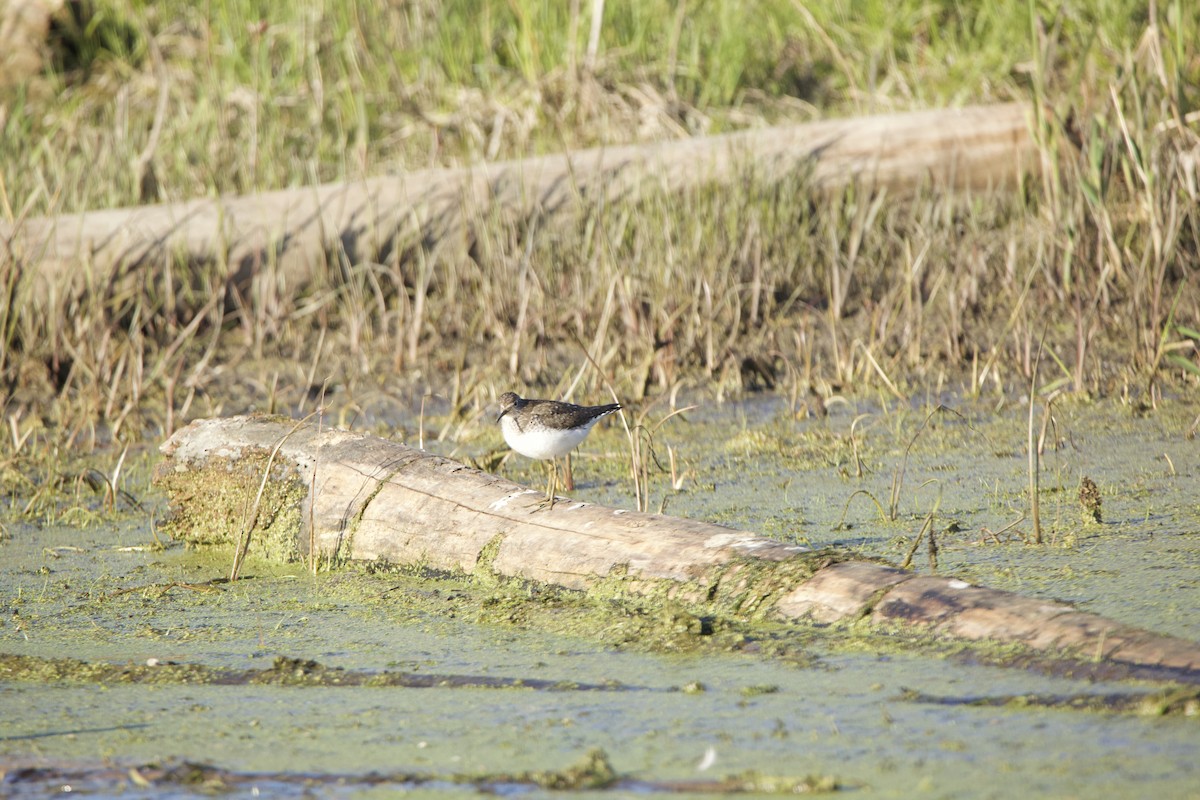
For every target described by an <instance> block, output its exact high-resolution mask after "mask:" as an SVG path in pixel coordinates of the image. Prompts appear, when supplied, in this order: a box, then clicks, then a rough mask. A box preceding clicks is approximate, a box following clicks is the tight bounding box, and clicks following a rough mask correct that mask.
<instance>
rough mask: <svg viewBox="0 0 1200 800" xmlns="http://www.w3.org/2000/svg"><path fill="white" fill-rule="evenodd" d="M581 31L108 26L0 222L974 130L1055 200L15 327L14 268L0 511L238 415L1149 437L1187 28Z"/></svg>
mask: <svg viewBox="0 0 1200 800" xmlns="http://www.w3.org/2000/svg"><path fill="white" fill-rule="evenodd" d="M577 5H578V7H579V9H580V10H579V11H578V16H577V17H572V15H571V11H570V9H571V8H573V7H575V6H576V4H565V3H560V4H553V3H552V4H538V3H532V2H529V3H526V2H506V3H501V2H491V1H490V0H473V1H472V2H468V1H467V0H459V2H450V3H446V4H434V3H426V2H416V3H405V4H398V3H362V2H351V3H346V4H338V5H337V6H336V7H333V6H330V7H328V8H323V7H319V6H314V5H309V4H286V3H282V2H278V0H267V2H265V3H257V4H250V3H246V2H242V1H241V0H227V1H226V2H222V3H218V4H216V5H212V6H208V7H205V8H200V7H195V6H190V5H186V4H178V3H175V2H167V3H162V4H155V5H153V6H143V5H142V4H141V3H135V2H132V0H129V1H128V2H126V0H112V2H104V3H101V2H96V3H94V4H92V5H89V6H86V8H90V9H92V13H93V14H94V16H93V17H92V18H91V20H90V22H89V25H85V26H80V27H78V29H73V31H70V32H68V33H69V34H70V36H73V37H76V39H78V41H76V40H74V39H73V40H72V42H73V43H72V44H71V48H72V49H69V50H67V51H64V52H66V53H67V55H65V56H63V57H62V58H60V59H59V61H58V62H56V65H57V66H56V68H52V69H49V70H47V72H45V73H44V74H43V75H41V76H39V77H38V78H36V79H35V80H33V81H31V82H29V83H28V84H27V85H26V86H24V87H23V88H22V89H21V90H20V91H19V92H17V93H16V94H14V95H12V96H10V97H5V98H4V99H3V101H2V102H3V124H2V125H0V151H2V152H4V153H5V154H6V156H7V157H6V158H4V159H2V160H0V179H2V181H0V200H2V201H3V202H2V203H0V211H2V213H3V214H4V216H5V218H6V220H7V221H8V222H10V223H13V224H17V225H19V224H20V222H21V220H23V219H26V218H28V217H29V216H36V215H43V214H52V213H56V212H66V211H74V210H79V209H85V208H104V207H110V206H118V205H129V204H135V203H139V202H152V201H159V200H175V199H184V198H188V197H195V196H200V195H204V194H208V193H214V192H215V193H237V192H252V191H261V190H266V189H272V188H278V187H286V186H295V185H309V184H312V183H315V182H318V181H328V180H338V179H353V178H356V177H360V176H364V175H372V174H377V173H379V172H382V171H384V170H386V169H393V168H404V169H407V168H416V167H423V166H429V165H439V164H447V165H448V164H457V163H463V162H470V161H477V160H479V159H482V158H489V159H490V158H512V157H518V156H523V155H527V154H530V153H537V152H548V151H557V150H561V149H563V148H564V147H570V148H577V147H584V146H589V145H594V144H601V143H608V142H618V141H620V142H624V141H633V140H645V139H654V138H674V137H679V136H683V135H687V134H690V133H698V132H704V131H719V130H725V129H732V128H737V127H744V126H747V125H760V124H765V123H770V122H774V121H779V120H797V119H807V118H809V117H811V116H815V115H816V113H817V109H818V108H820V109H821V113H822V114H840V113H857V112H866V111H881V110H893V109H903V108H910V107H921V106H928V105H939V104H943V103H948V102H967V101H970V102H981V101H986V100H989V99H1014V98H1016V99H1025V100H1029V101H1030V107H1031V114H1032V117H1033V124H1034V126H1035V134H1036V136H1037V139H1038V141H1039V143H1040V145H1041V148H1042V153H1043V157H1044V169H1043V171H1042V173H1041V175H1040V177H1039V178H1037V179H1036V180H1033V181H1031V182H1030V183H1029V184H1028V185H1026V186H1024V187H1023V188H1022V191H1020V192H1017V193H1012V194H1002V193H978V194H961V193H960V194H951V193H941V194H933V193H929V192H925V193H918V194H917V195H915V196H909V197H893V196H889V195H887V194H885V193H870V192H867V191H865V190H863V189H862V188H861V187H859V186H854V185H852V186H850V187H848V188H846V189H845V190H842V191H839V192H835V193H832V194H826V195H815V194H814V193H813V192H812V191H810V188H809V187H808V185H807V183H806V180H805V178H804V176H778V175H771V174H763V173H762V171H761V170H756V169H754V168H752V167H750V166H747V167H746V169H745V171H744V173H743V175H742V179H741V180H740V181H739V182H737V183H735V184H734V185H735V186H736V188H734V189H731V188H730V187H729V186H706V187H700V188H697V189H693V190H690V191H687V192H683V193H678V194H669V193H666V192H664V191H656V190H654V189H652V188H651V189H649V190H648V191H647V192H645V193H644V194H643V195H642V196H641V197H640V198H639V199H637V200H635V201H628V202H623V203H617V204H604V203H591V204H590V205H585V207H584V209H583V212H582V213H581V214H580V215H579V217H578V218H577V219H576V221H575V222H574V223H573V224H570V225H567V226H560V227H553V228H552V227H549V226H548V225H546V224H544V223H543V221H542V220H540V219H539V218H536V217H535V218H519V217H513V216H512V215H510V214H506V213H504V212H502V211H499V210H489V211H486V212H484V211H480V210H478V209H476V210H471V209H467V213H468V216H469V218H470V222H471V225H470V236H469V238H468V239H467V240H464V241H458V240H433V239H427V238H422V236H421V235H420V234H419V233H418V232H414V233H413V235H412V238H411V239H410V240H409V241H407V242H403V243H401V246H398V247H396V248H394V249H393V250H392V251H391V252H389V253H386V254H381V255H380V260H379V262H362V263H352V262H351V261H350V260H349V259H347V258H346V256H345V253H344V252H342V251H341V250H340V249H339V248H337V247H336V246H334V247H331V248H330V250H329V252H327V253H326V256H325V260H324V263H323V264H322V265H321V268H320V269H318V270H316V277H315V278H314V279H313V280H312V281H311V282H310V283H308V284H305V285H293V284H290V283H289V282H288V280H287V279H286V277H285V276H284V274H283V273H282V272H281V271H280V270H278V269H276V267H275V265H274V264H273V263H271V262H270V261H269V260H268V261H267V262H266V263H264V264H263V265H261V267H260V268H259V269H258V271H257V272H255V273H254V274H253V275H249V276H247V275H243V274H239V273H238V271H237V270H235V269H234V268H233V266H232V265H229V264H225V263H222V262H220V261H217V262H214V263H207V264H193V263H187V262H186V261H185V260H183V259H181V258H168V259H166V260H164V263H162V264H158V265H153V266H152V268H149V269H147V270H146V271H145V273H144V274H143V275H142V276H141V279H140V280H139V282H138V283H137V284H136V289H135V290H125V291H124V293H121V292H118V291H117V290H114V289H111V288H110V287H107V286H97V285H90V286H86V288H85V290H84V291H82V292H79V293H77V294H72V295H69V296H56V297H55V298H54V300H53V301H52V303H51V304H50V306H49V307H39V308H34V307H33V306H32V305H31V304H30V303H29V302H28V297H29V296H30V292H29V287H30V284H31V281H32V280H34V274H35V272H36V266H37V265H36V261H35V260H27V259H30V254H24V253H14V252H11V251H10V250H8V249H7V248H6V249H4V250H2V251H0V298H3V303H2V305H0V386H2V388H3V396H4V400H3V409H2V410H3V415H4V418H5V420H6V422H7V424H6V427H7V428H8V435H6V436H4V437H0V460H2V463H3V464H4V465H5V466H4V468H5V470H6V472H5V474H6V475H27V474H45V473H44V472H39V471H38V470H37V469H31V468H32V467H33V466H34V461H31V459H36V458H40V457H42V456H38V455H36V454H37V453H41V454H43V456H44V455H45V454H47V453H51V452H61V451H62V450H61V449H60V448H66V449H82V450H84V451H89V450H92V449H94V448H97V447H100V446H105V445H108V444H110V443H117V446H116V447H115V448H114V450H116V451H118V452H119V451H120V450H121V449H122V448H123V447H124V446H125V444H127V443H129V442H133V441H137V440H139V439H143V438H159V437H161V436H164V435H167V434H169V433H170V432H171V431H173V430H174V429H175V428H177V427H178V426H179V425H180V424H182V423H183V422H185V421H186V420H189V419H192V418H195V417H198V416H206V415H212V414H219V413H231V412H236V411H242V410H246V409H251V408H257V409H261V410H266V409H270V410H281V411H286V412H288V413H295V414H297V415H299V416H303V415H304V414H307V413H310V412H311V411H313V410H314V409H315V408H317V407H318V406H321V407H328V409H329V413H330V420H331V422H332V421H336V422H337V423H338V424H347V423H354V422H356V421H358V422H362V421H364V420H370V419H373V418H377V416H378V409H379V408H380V407H381V406H382V405H385V404H386V403H387V401H388V398H391V397H394V396H396V395H397V394H401V393H410V394H412V396H416V395H417V394H424V393H427V392H433V393H435V394H437V395H439V396H441V397H445V398H447V399H448V405H449V408H450V411H449V413H448V416H447V417H446V419H445V420H444V421H443V422H442V424H440V425H439V426H437V428H436V435H437V437H438V438H439V439H455V438H464V437H470V436H471V435H473V434H472V431H473V430H474V429H475V428H477V427H478V425H479V424H480V421H481V420H482V419H484V414H483V409H484V407H485V406H486V404H487V403H488V402H489V400H490V399H491V398H494V397H495V396H496V395H497V394H498V392H499V391H503V389H504V388H508V387H510V386H514V385H515V386H518V387H519V386H522V385H524V386H531V387H542V391H541V392H539V393H541V394H552V393H553V392H552V389H553V387H562V386H563V382H562V381H563V379H562V376H563V375H567V374H574V373H573V370H575V369H576V368H577V367H578V365H580V364H581V363H582V361H583V358H584V357H585V356H586V357H587V358H588V359H591V360H593V361H594V365H595V367H596V369H594V370H591V371H590V372H589V374H587V375H582V373H579V374H580V375H582V376H581V377H580V378H579V380H580V381H581V383H580V384H579V389H580V395H581V396H583V395H587V396H594V395H596V394H599V393H600V391H601V384H602V382H604V383H607V384H608V386H609V387H611V389H612V390H614V391H615V392H616V394H617V395H618V396H619V398H620V400H621V402H622V403H625V404H627V405H629V406H630V407H631V408H636V407H637V406H638V405H639V404H642V403H647V402H648V401H650V400H651V399H653V398H656V397H667V398H670V402H669V405H670V407H671V408H675V397H676V396H677V395H678V394H679V393H680V392H681V391H682V390H683V389H685V388H690V389H693V390H695V389H699V390H700V391H702V392H703V393H705V394H707V395H708V396H711V397H714V398H716V399H723V398H725V397H728V396H733V395H737V394H739V393H743V392H746V391H755V390H776V391H782V392H785V393H787V394H788V395H789V396H791V397H792V398H800V397H809V398H813V402H814V403H823V402H824V400H826V399H829V398H830V397H832V396H834V395H837V394H851V393H855V394H863V393H874V392H878V393H880V395H881V397H883V398H885V399H888V398H890V400H889V402H890V401H895V400H897V399H901V400H903V399H906V398H908V397H910V396H912V395H913V394H914V393H915V392H917V391H919V390H920V388H921V387H922V386H925V387H928V386H930V385H936V386H938V387H943V386H949V387H952V388H956V389H957V390H958V391H961V392H964V393H966V394H968V395H974V396H984V395H987V394H992V393H994V394H996V395H997V396H1016V395H1018V394H1024V393H1026V392H1029V391H1030V387H1031V385H1032V394H1033V395H1035V396H1038V397H1046V396H1049V395H1050V394H1051V393H1053V392H1056V391H1061V390H1070V391H1072V392H1074V393H1076V394H1090V395H1093V396H1103V395H1118V396H1122V397H1124V398H1127V399H1128V401H1129V402H1130V403H1136V404H1141V405H1146V406H1148V407H1153V406H1154V404H1155V403H1157V402H1158V400H1159V398H1160V397H1161V395H1162V393H1163V392H1164V391H1173V390H1177V389H1179V387H1194V386H1195V384H1196V383H1197V381H1198V379H1200V368H1198V367H1197V366H1196V360H1197V346H1198V342H1200V336H1198V335H1196V331H1197V330H1198V329H1200V287H1197V279H1196V273H1197V268H1198V267H1200V197H1198V196H1197V177H1196V175H1197V164H1198V163H1200V135H1198V134H1197V127H1198V126H1200V120H1198V118H1197V112H1196V110H1195V109H1196V105H1197V97H1196V89H1195V87H1196V86H1198V85H1200V45H1198V44H1197V43H1198V42H1200V10H1198V9H1197V8H1193V7H1192V4H1184V3H1182V2H1169V3H1164V4H1160V5H1152V6H1151V8H1150V16H1149V17H1148V16H1147V12H1146V9H1145V7H1144V6H1142V5H1141V4H1137V3H1133V2H1114V3H1112V4H1111V8H1109V9H1108V13H1104V14H1099V13H1093V12H1092V11H1091V10H1090V9H1091V6H1090V4H1084V3H1077V4H1073V3H1068V4H1065V5H1055V6H1054V7H1053V8H1051V7H1042V6H1041V5H1039V4H1038V3H1036V2H1034V3H1030V4H1028V5H1025V6H1021V5H1020V4H1003V3H985V4H980V5H979V7H978V8H974V9H970V8H964V7H962V6H961V4H960V5H959V6H955V7H954V9H950V8H949V7H946V8H943V7H942V6H941V5H938V4H919V3H915V2H911V3H910V2H907V0H902V1H901V2H899V3H887V4H884V3H868V4H866V5H865V6H863V7H862V8H857V9H856V13H855V14H854V15H851V14H850V13H849V12H848V10H847V9H846V8H844V7H842V6H841V5H838V4H829V5H827V6H822V7H821V8H810V7H808V6H809V5H811V4H800V3H794V2H772V1H770V0H763V1H762V2H760V3H756V4H754V8H753V9H752V12H753V14H754V19H755V22H756V24H754V25H746V24H739V20H744V19H745V18H746V17H745V16H744V14H745V12H744V11H742V12H739V11H738V9H739V8H741V5H740V4H735V3H732V2H716V3H709V4H703V5H702V6H700V7H697V8H695V9H689V10H688V11H687V13H683V12H681V11H680V12H678V13H677V9H682V8H683V6H681V5H680V6H677V7H671V6H670V5H669V4H668V3H666V1H665V0H661V2H659V0H651V1H650V2H647V3H634V4H608V5H609V6H611V9H610V14H609V16H606V17H605V19H604V20H603V24H602V25H601V26H600V34H601V38H600V42H599V46H598V47H597V48H596V49H595V51H594V52H593V51H591V50H590V49H589V46H588V41H587V37H588V34H589V32H590V31H591V30H592V25H591V20H590V18H589V17H588V14H589V13H590V12H589V8H590V4H586V3H581V4H577ZM585 6H587V7H588V8H584V7H585ZM81 8H82V6H81ZM89 31H90V33H89ZM571 32H573V33H574V35H573V36H571V37H568V33H571ZM62 35H63V36H67V33H63V34H62ZM79 37H82V39H80V38H79ZM68 38H69V37H68ZM68 56H69V57H68ZM164 98H165V99H164ZM82 268H86V265H82ZM124 285H133V284H124ZM1043 332H1045V336H1044V353H1043V360H1042V362H1041V367H1042V371H1043V377H1044V383H1039V382H1037V381H1035V380H1034V375H1035V363H1036V362H1037V358H1036V354H1037V352H1038V349H1039V343H1040V342H1042V336H1043ZM601 376H603V377H601ZM414 389H419V392H415V393H414V392H413V391H412V390H414ZM425 423H426V420H422V424H421V426H420V428H421V431H422V434H424V433H425V428H426V424H425ZM430 434H431V435H432V434H433V431H432V430H431V431H430ZM851 444H852V446H853V444H854V440H853V436H852V437H851ZM671 455H673V454H671ZM669 460H670V459H669V458H668V461H669ZM649 464H650V461H649V460H643V461H642V462H641V472H642V480H643V484H645V483H647V482H648V475H646V474H645V473H646V470H647V469H648V468H649V467H648V465H649ZM664 466H665V467H666V468H667V469H669V466H667V465H664ZM859 468H860V466H859V465H857V460H856V469H859ZM637 471H638V468H637V467H636V466H635V472H637ZM14 480H17V479H15V478H14ZM14 486H15V484H14ZM28 490H29V487H26V489H12V490H11V491H17V492H26V491H28ZM33 491H35V492H36V491H37V490H36V489H34V490H33ZM647 499H648V498H647ZM894 504H895V500H894V499H893V502H892V503H891V505H893V506H894ZM893 513H894V511H893Z"/></svg>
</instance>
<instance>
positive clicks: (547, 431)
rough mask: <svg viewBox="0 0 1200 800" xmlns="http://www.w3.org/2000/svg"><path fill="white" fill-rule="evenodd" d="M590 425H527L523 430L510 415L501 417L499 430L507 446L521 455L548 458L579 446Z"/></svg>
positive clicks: (585, 436)
mask: <svg viewBox="0 0 1200 800" xmlns="http://www.w3.org/2000/svg"><path fill="white" fill-rule="evenodd" d="M591 427H592V426H591V425H588V426H586V427H583V428H568V429H566V430H558V429H554V428H546V427H542V426H534V425H529V426H526V428H525V430H521V429H520V428H518V427H517V422H516V420H514V419H513V418H512V417H508V416H505V417H501V419H500V431H501V432H502V433H503V434H504V441H506V442H508V446H509V447H511V448H512V449H513V450H516V451H517V452H518V453H520V454H521V455H523V456H527V457H529V458H537V459H541V460H549V459H552V458H558V457H559V456H562V455H566V454H567V453H569V452H571V451H572V450H574V449H575V448H576V447H578V446H579V443H580V442H582V441H583V440H584V439H586V438H587V435H588V431H589V430H591Z"/></svg>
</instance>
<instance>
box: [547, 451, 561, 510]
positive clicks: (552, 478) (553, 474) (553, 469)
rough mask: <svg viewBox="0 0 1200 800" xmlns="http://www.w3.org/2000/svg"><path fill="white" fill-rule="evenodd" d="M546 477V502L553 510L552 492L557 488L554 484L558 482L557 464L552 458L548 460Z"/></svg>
mask: <svg viewBox="0 0 1200 800" xmlns="http://www.w3.org/2000/svg"><path fill="white" fill-rule="evenodd" d="M547 477H548V479H547V481H546V502H547V503H549V504H550V507H551V508H554V490H555V489H556V488H557V486H556V485H555V484H556V483H557V480H558V462H557V460H555V459H553V458H552V459H550V474H549V475H548V476H547Z"/></svg>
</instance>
